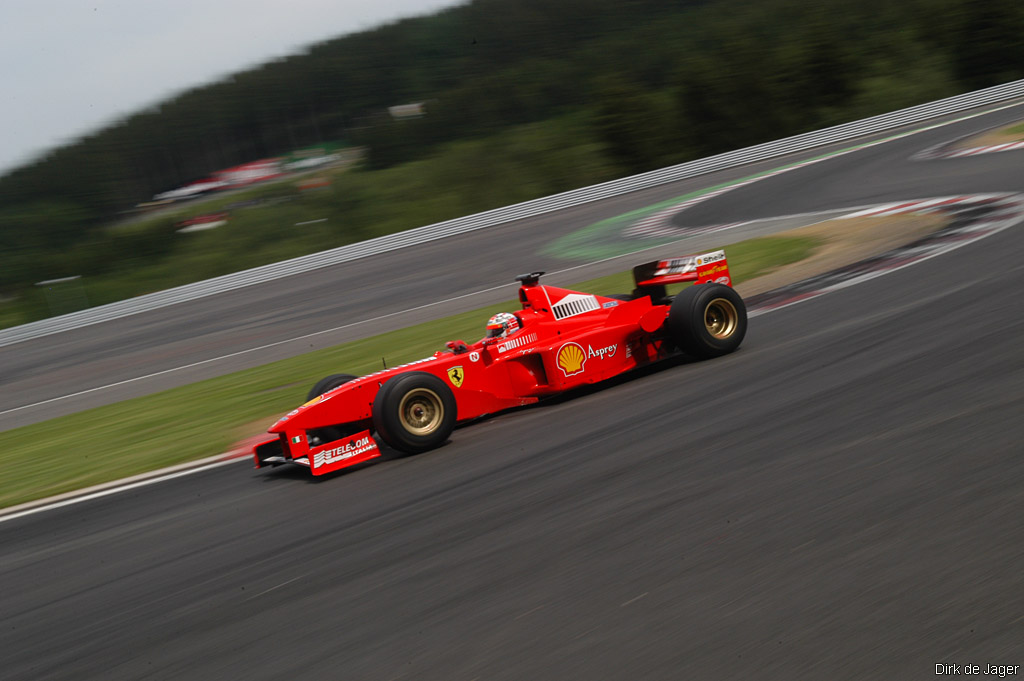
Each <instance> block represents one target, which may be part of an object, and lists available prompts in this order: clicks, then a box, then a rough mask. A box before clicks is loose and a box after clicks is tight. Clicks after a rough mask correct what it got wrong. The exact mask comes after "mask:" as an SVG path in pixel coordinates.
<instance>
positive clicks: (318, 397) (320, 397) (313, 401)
mask: <svg viewBox="0 0 1024 681" xmlns="http://www.w3.org/2000/svg"><path fill="white" fill-rule="evenodd" d="M322 399H324V396H323V395H317V396H316V397H314V398H313V399H311V400H310V401H309V402H306V403H305V404H304V405H302V406H303V407H308V406H309V405H311V404H316V403H317V402H319V401H320V400H322Z"/></svg>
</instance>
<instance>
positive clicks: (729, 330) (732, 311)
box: [666, 284, 747, 359]
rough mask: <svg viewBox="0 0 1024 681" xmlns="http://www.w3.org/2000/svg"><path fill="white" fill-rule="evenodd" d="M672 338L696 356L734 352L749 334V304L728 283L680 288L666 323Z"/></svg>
mask: <svg viewBox="0 0 1024 681" xmlns="http://www.w3.org/2000/svg"><path fill="white" fill-rule="evenodd" d="M666 326H667V328H668V333H669V336H670V337H671V339H672V340H673V341H674V342H675V344H676V345H678V346H679V349H680V350H682V351H683V352H685V353H686V354H688V355H690V356H692V357H698V358H701V359H707V358H711V357H719V356H721V355H726V354H728V353H730V352H733V351H734V350H736V348H738V347H739V346H740V343H742V342H743V337H744V336H745V335H746V334H747V306H746V305H745V304H744V303H743V299H742V298H741V297H740V294H738V293H736V291H734V290H733V289H732V288H730V287H728V286H725V285H724V284H697V285H694V286H689V287H687V288H684V289H683V290H682V291H680V292H679V293H678V294H677V295H676V297H675V300H673V301H672V307H670V308H669V312H668V320H667V322H666Z"/></svg>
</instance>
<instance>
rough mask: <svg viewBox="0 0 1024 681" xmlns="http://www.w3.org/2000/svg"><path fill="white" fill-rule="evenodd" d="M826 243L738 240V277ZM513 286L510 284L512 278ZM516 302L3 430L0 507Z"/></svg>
mask: <svg viewBox="0 0 1024 681" xmlns="http://www.w3.org/2000/svg"><path fill="white" fill-rule="evenodd" d="M817 244H818V242H817V241H816V240H813V239H806V238H790V237H769V238H763V239H755V240H752V241H746V242H743V243H740V244H736V245H734V246H730V247H729V249H728V253H729V265H730V269H731V271H732V273H733V275H734V278H735V280H736V281H737V282H740V281H743V280H745V279H750V278H753V277H755V276H758V275H759V274H762V273H764V272H766V271H768V270H769V269H771V268H773V267H777V266H780V265H784V264H788V263H792V262H796V261H798V260H801V259H803V258H806V257H808V256H809V255H810V254H811V253H812V252H813V250H814V249H815V247H816V246H817ZM576 287H578V288H580V289H582V290H586V291H592V292H594V293H622V292H628V291H630V290H631V289H632V278H631V275H630V273H629V272H623V273H620V274H615V275H612V276H608V277H602V278H600V279H593V280H590V281H586V282H581V283H579V284H577V285H576ZM509 290H510V292H511V291H512V286H511V285H510V286H509ZM513 307H516V304H514V303H513V302H512V301H511V300H510V301H509V302H505V303H501V304H498V305H492V306H489V307H485V308H481V309H478V310H473V311H470V312H465V313H461V314H457V315H453V316H450V317H445V318H443V319H438V320H435V321H431V322H426V323H423V324H417V325H416V326H412V327H409V328H407V329H402V330H399V331H394V332H391V333H386V334H381V335H378V336H374V337H372V338H367V339H364V340H359V341H354V342H351V343H346V344H344V345H339V346H336V347H333V348H327V349H324V350H320V351H316V352H311V353H308V354H305V355H300V356H298V357H293V358H291V359H286V360H281V361H278V362H274V363H272V364H266V365H264V366H260V367H255V368H253V369H247V370H245V371H239V372H236V373H233V374H229V375H226V376H220V377H218V378H211V379H209V380H206V381H202V382H200V383H194V384H192V385H188V386H184V387H181V388H174V389H172V390H167V391H164V392H161V393H157V394H154V395H149V396H146V397H141V398H138V399H135V400H129V401H125V402H120V403H118V404H112V405H108V406H105V407H99V408H96V409H91V410H89V411H84V412H80V413H77V414H72V415H70V416H63V417H60V418H55V419H51V420H49V421H45V422H42V423H37V424H34V425H30V426H25V427H23V428H17V429H14V430H10V431H7V432H4V433H0V466H2V468H3V470H4V476H3V482H2V484H0V507H4V506H12V505H15V504H19V503H22V502H25V501H30V500H33V499H39V498H43V497H48V496H52V495H55V494H60V493H62V492H68V491H71V490H75V489H80V488H82V487H87V486H90V485H95V484H99V483H102V482H107V481H110V480H117V479H120V478H124V477H127V476H130V475H135V474H138V473H143V472H146V471H151V470H155V469H159V468H162V467H165V466H169V465H173V464H176V463H182V462H185V461H190V460H195V459H199V458H203V457H206V456H212V455H215V454H218V453H220V452H223V451H226V450H227V448H228V447H229V446H230V445H231V444H232V443H234V442H236V441H237V440H239V439H241V438H243V437H246V436H249V435H254V434H257V433H259V432H261V431H262V430H263V429H264V428H266V427H267V426H269V425H270V423H271V422H272V421H273V420H274V419H275V418H276V416H277V415H278V414H281V413H283V412H286V411H289V410H290V409H293V408H295V406H297V405H298V404H300V403H301V402H302V401H303V400H304V399H305V396H306V392H307V391H308V390H309V387H310V386H311V385H312V384H313V383H315V382H316V381H317V380H319V379H320V378H321V377H322V376H324V375H326V374H329V373H336V372H346V373H353V374H365V373H370V372H372V371H376V370H377V369H380V368H381V358H382V356H383V357H384V358H386V360H387V364H388V366H394V365H396V364H400V363H403V362H409V361H412V360H414V359H418V358H420V357H426V356H428V355H430V354H431V353H433V352H434V351H435V350H437V349H439V348H440V347H441V346H442V345H443V343H444V341H446V340H451V339H456V338H462V339H464V340H466V341H469V342H473V341H476V340H477V339H478V338H479V337H480V336H481V335H482V328H483V323H484V320H486V319H487V317H489V316H490V315H492V314H494V313H495V312H498V311H501V310H508V309H510V308H513Z"/></svg>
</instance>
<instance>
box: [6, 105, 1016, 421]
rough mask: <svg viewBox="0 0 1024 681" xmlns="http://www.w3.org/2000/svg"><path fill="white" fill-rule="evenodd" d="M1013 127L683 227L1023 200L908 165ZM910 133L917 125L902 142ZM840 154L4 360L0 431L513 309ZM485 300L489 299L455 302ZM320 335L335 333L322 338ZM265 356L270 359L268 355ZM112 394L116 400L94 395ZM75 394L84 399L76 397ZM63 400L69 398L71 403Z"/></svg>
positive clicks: (691, 184)
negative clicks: (645, 230) (967, 196)
mask: <svg viewBox="0 0 1024 681" xmlns="http://www.w3.org/2000/svg"><path fill="white" fill-rule="evenodd" d="M1021 117H1024V105H1021V106H1017V107H1014V108H1011V109H1007V110H1003V111H997V112H995V113H992V114H989V115H986V116H982V117H979V118H974V119H970V120H966V121H961V122H959V123H954V124H951V125H948V126H944V127H942V128H938V129H935V130H931V131H927V132H922V133H919V134H916V135H912V136H910V137H908V138H904V139H902V140H898V141H895V142H891V143H887V144H883V145H880V146H877V147H871V148H868V149H864V150H861V151H858V152H855V153H852V154H848V155H846V156H843V157H840V158H837V159H834V160H831V161H828V162H827V165H820V164H818V165H812V166H809V167H807V168H803V169H799V170H794V171H791V172H788V173H784V174H783V175H780V176H778V177H775V178H771V179H769V180H764V181H761V182H757V183H755V184H753V185H750V186H748V187H744V188H742V189H739V190H736V191H734V192H729V193H727V194H725V195H724V196H722V197H719V198H718V199H713V200H710V201H708V202H707V203H704V204H700V205H697V206H695V207H693V208H691V209H690V210H688V211H686V212H685V213H683V215H684V216H685V220H686V221H687V222H688V224H691V225H703V224H716V223H723V222H733V221H737V220H741V219H742V220H747V219H754V218H765V217H774V216H779V215H787V214H791V213H802V212H806V211H817V210H826V209H832V208H841V207H845V206H852V205H861V204H866V203H875V202H882V201H889V200H901V199H913V198H925V197H929V196H941V195H944V194H951V193H961V192H994V191H1021V190H1024V173H1022V172H1020V170H1021V165H1020V162H1019V159H1020V153H1012V152H1011V153H1005V154H991V155H987V156H984V157H973V158H965V159H949V160H940V161H932V162H917V161H911V160H909V157H910V156H911V155H912V154H913V153H915V152H917V151H920V150H921V149H924V148H927V147H930V146H932V145H934V144H938V143H940V142H942V141H943V140H947V139H951V138H953V137H958V136H961V135H964V134H967V133H969V132H971V131H972V130H980V129H984V128H987V127H991V126H994V125H997V124H1000V123H1004V122H1009V121H1013V120H1018V119H1020V118H1021ZM916 127H921V126H911V127H909V128H907V129H914V128H916ZM890 134H891V133H886V134H885V135H878V136H874V137H873V138H866V139H874V138H879V137H887V136H889V135H890ZM848 146H850V143H844V144H839V145H835V146H833V147H826V148H821V149H816V150H814V151H811V152H807V153H804V154H798V155H792V156H789V157H785V158H783V159H776V160H774V161H770V162H765V163H761V164H754V165H750V166H744V167H742V168H737V169H733V170H730V171H723V172H720V173H714V174H710V175H706V176H702V177H700V178H694V179H691V180H686V181H683V182H677V183H673V184H670V185H664V186H661V187H657V188H653V189H649V190H645V191H642V192H635V193H632V194H628V195H625V196H621V197H617V198H614V199H610V200H606V201H601V202H595V203H592V204H588V205H585V206H580V207H577V208H573V209H567V210H562V211H557V212H554V213H550V214H547V215H544V216H540V217H537V218H531V219H524V220H519V221H516V222H513V223H509V224H508V225H505V226H502V227H498V228H492V229H487V230H482V231H478V232H473V233H470V234H465V235H461V236H457V237H450V238H447V239H442V240H439V241H435V242H432V243H429V244H425V245H422V246H419V247H416V248H408V249H403V250H399V251H395V252H392V253H386V254H382V255H379V256H374V257H371V258H365V259H362V260H358V261H354V262H350V263H345V264H342V265H338V266H335V267H328V268H323V269H321V270H317V271H315V272H309V273H306V274H303V275H296V276H293V277H288V278H286V279H282V280H278V281H275V282H270V283H267V284H263V285H258V286H251V287H248V288H245V289H241V290H237V291H232V292H228V293H224V294H220V295H216V296H211V297H209V298H204V299H202V300H198V301H193V302H190V303H183V304H179V305H174V306H171V307H167V308H162V309H160V310H155V311H153V312H149V313H144V314H139V315H134V316H131V317H127V318H124V319H119V320H114V321H111V322H107V323H104V324H98V325H95V326H89V327H85V328H81V329H77V330H73V331H68V332H64V333H59V334H55V335H52V336H47V337H44V338H40V339H36V340H33V341H28V342H23V343H18V344H15V345H11V346H6V347H2V348H0V430H6V429H10V428H15V427H18V426H22V425H28V424H30V423H34V422H38V421H41V420H45V419H47V418H52V417H54V416H59V415H63V414H67V413H73V412H76V411H81V410H83V409H87V408H91V407H96V406H100V405H102V404H111V403H114V402H118V401H121V400H124V399H129V398H132V397H138V396H141V395H145V394H149V393H153V392H157V391H159V390H164V389H167V388H171V387H175V386H178V385H186V384H189V383H192V382H195V381H198V380H202V379H204V378H209V377H211V376H217V375H222V374H226V373H230V372H232V371H237V370H239V369H243V368H247V367H251V366H257V365H260V364H264V363H266V362H269V361H272V360H276V359H282V358H284V357H290V356H294V355H296V354H301V353H303V352H308V351H310V350H313V349H317V348H321V347H328V346H331V345H335V344H337V343H341V342H344V341H348V340H354V339H356V338H363V337H366V336H370V335H373V334H375V333H381V332H383V331H387V330H392V329H396V328H402V327H405V326H409V325H410V324H413V323H416V322H419V321H426V320H428V319H435V318H437V317H438V316H441V315H444V314H450V313H452V312H455V311H461V310H466V309H473V308H475V307H479V306H482V305H485V304H489V303H494V302H500V301H501V300H511V299H513V298H514V297H515V286H514V283H513V281H512V280H513V277H514V276H515V275H516V274H519V273H521V272H525V271H530V270H537V269H540V270H547V271H555V270H561V269H564V268H566V267H573V266H578V265H580V264H581V263H580V262H578V261H571V260H563V259H559V258H554V257H550V256H545V255H541V254H540V251H541V250H542V249H543V247H544V246H545V245H546V244H548V243H550V242H552V241H554V240H555V239H556V238H558V237H559V236H562V235H564V234H567V233H570V232H573V231H575V230H578V229H580V228H582V227H585V226H587V225H589V224H592V223H593V222H596V221H598V220H601V219H603V218H606V217H611V216H614V215H619V214H621V213H624V212H627V211H630V210H634V209H636V208H640V207H644V206H648V205H651V204H653V203H656V202H658V201H662V200H665V199H669V198H672V197H677V196H680V195H683V194H686V193H688V192H692V191H695V190H698V189H702V188H706V187H711V186H715V185H717V184H720V183H723V182H727V181H730V180H734V179H738V178H742V177H746V176H749V175H751V174H753V173H756V172H761V171H764V170H768V169H771V168H777V167H779V166H782V165H785V164H788V163H792V162H795V161H798V160H801V159H804V158H811V157H815V156H818V155H820V154H822V153H825V152H826V151H829V150H833V149H840V148H845V147H848ZM825 168H827V170H824V169H825ZM730 236H732V235H729V234H724V235H716V236H714V237H713V238H705V240H704V241H702V240H701V239H700V238H695V239H692V240H688V241H683V242H681V243H680V244H679V245H678V247H677V248H674V249H669V250H668V251H666V250H665V249H661V251H660V252H661V253H665V252H668V253H669V254H672V255H678V254H680V251H685V252H690V251H691V250H695V249H698V248H704V247H706V246H713V247H720V246H721V245H723V239H724V240H725V241H726V243H727V242H728V239H729V238H730ZM741 236H745V234H744V235H741V234H739V233H737V234H736V235H735V238H737V239H738V238H740V237H741ZM633 264H635V258H629V257H626V258H621V259H619V260H617V261H615V262H610V263H602V264H599V265H592V266H589V267H582V268H580V269H578V270H575V271H574V272H572V273H571V274H568V275H565V276H563V277H561V278H560V279H559V278H552V279H549V281H550V283H555V284H557V283H568V282H572V281H580V280H582V279H587V278H590V277H593V276H600V275H602V274H607V273H610V272H614V271H621V270H624V269H628V268H629V267H631V266H632V265H633ZM493 287H498V288H497V289H493ZM482 289H493V290H490V291H488V292H486V293H484V294H480V295H471V296H469V297H464V298H463V297H460V296H466V295H467V294H471V293H473V292H475V291H480V290H482ZM452 298H455V300H450V299H452ZM448 300H450V302H446V303H442V304H440V305H432V306H431V307H428V308H424V309H419V310H415V311H413V312H409V313H405V314H397V313H399V312H402V311H403V310H409V309H410V308H416V307H418V306H422V305H429V304H432V303H436V302H437V301H448ZM389 315H390V316H389ZM338 327H341V328H338ZM326 329H337V330H335V331H331V332H327V333H322V332H324V331H325V330H326ZM309 334H318V335H315V336H312V337H309ZM290 339H298V340H290ZM272 344H276V345H272ZM267 345H271V347H264V346H267ZM254 348H263V349H260V350H255V351H253V349H254ZM237 353H242V354H237ZM225 356H228V357H227V358H226V359H221V360H216V361H210V360H212V359H214V358H219V357H225ZM182 367H186V368H182ZM342 369H343V368H342ZM143 377H147V378H143ZM115 384H116V385H115ZM111 385H113V386H114V387H110V388H105V389H100V390H97V388H101V387H102V386H111ZM83 391H88V392H84V394H78V395H76V394H77V393H82V392H83ZM71 395H75V396H74V397H68V396H71ZM299 397H301V395H299ZM51 400H56V401H51ZM32 405H35V406H32Z"/></svg>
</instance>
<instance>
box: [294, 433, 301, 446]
mask: <svg viewBox="0 0 1024 681" xmlns="http://www.w3.org/2000/svg"><path fill="white" fill-rule="evenodd" d="M300 442H302V436H301V435H296V436H295V437H293V438H292V444H293V445H297V444H299V443H300Z"/></svg>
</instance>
